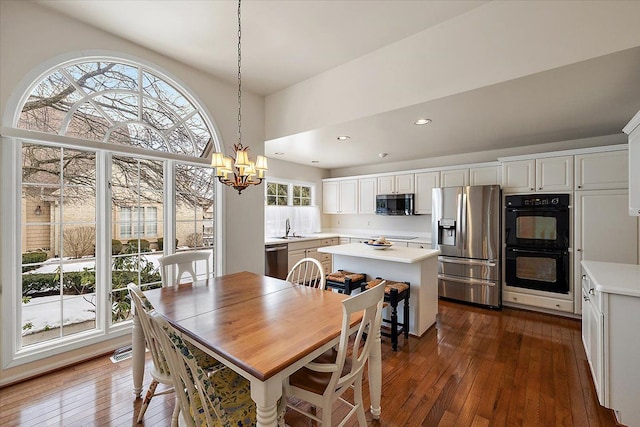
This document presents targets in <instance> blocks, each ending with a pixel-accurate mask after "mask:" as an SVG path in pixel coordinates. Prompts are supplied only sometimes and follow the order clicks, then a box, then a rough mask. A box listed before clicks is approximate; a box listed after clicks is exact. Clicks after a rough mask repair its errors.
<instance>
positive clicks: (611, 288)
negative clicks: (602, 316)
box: [581, 261, 640, 297]
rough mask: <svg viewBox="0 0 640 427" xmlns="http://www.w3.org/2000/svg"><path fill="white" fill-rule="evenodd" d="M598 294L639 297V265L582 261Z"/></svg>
mask: <svg viewBox="0 0 640 427" xmlns="http://www.w3.org/2000/svg"><path fill="white" fill-rule="evenodd" d="M581 264H582V266H583V267H584V269H585V270H586V272H587V273H588V274H589V276H591V279H592V280H593V283H594V284H595V285H596V290H597V291H598V292H607V293H610V294H619V295H626V296H631V297H640V265H636V264H619V263H614V262H601V261H582V262H581Z"/></svg>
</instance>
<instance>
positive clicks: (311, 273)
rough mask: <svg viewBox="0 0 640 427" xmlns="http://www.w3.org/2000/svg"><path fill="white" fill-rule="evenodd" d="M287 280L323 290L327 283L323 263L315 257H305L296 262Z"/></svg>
mask: <svg viewBox="0 0 640 427" xmlns="http://www.w3.org/2000/svg"><path fill="white" fill-rule="evenodd" d="M285 280H286V281H287V282H291V283H295V284H298V285H305V286H311V287H314V288H318V289H321V290H324V288H325V285H326V280H325V277H324V269H323V268H322V264H321V263H320V261H318V260H317V259H315V258H303V259H301V260H300V261H298V262H296V263H295V265H294V266H293V267H292V268H291V270H290V271H289V274H287V278H286V279H285Z"/></svg>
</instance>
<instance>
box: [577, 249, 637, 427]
mask: <svg viewBox="0 0 640 427" xmlns="http://www.w3.org/2000/svg"><path fill="white" fill-rule="evenodd" d="M582 267H583V268H582V276H581V277H582V303H583V314H582V322H583V323H582V342H583V345H584V348H585V353H586V356H587V360H588V362H589V368H590V370H591V375H592V378H593V383H594V385H595V390H596V394H597V396H598V401H599V402H600V404H601V405H602V406H604V407H606V408H610V409H612V410H614V411H615V413H616V418H617V421H618V422H619V423H620V424H623V425H628V426H640V404H639V402H640V401H639V400H638V396H640V369H638V360H640V340H638V330H640V266H638V265H635V264H634V265H632V264H620V263H607V262H596V261H584V262H583V265H582Z"/></svg>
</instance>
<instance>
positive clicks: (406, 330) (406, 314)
mask: <svg viewBox="0 0 640 427" xmlns="http://www.w3.org/2000/svg"><path fill="white" fill-rule="evenodd" d="M403 329H404V337H405V339H408V338H409V296H408V295H407V296H406V297H405V298H404V326H403Z"/></svg>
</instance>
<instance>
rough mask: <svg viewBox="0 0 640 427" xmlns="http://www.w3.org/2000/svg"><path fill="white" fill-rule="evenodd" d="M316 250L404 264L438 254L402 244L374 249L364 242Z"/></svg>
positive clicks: (438, 252) (436, 251) (432, 250)
mask: <svg viewBox="0 0 640 427" xmlns="http://www.w3.org/2000/svg"><path fill="white" fill-rule="evenodd" d="M318 252H324V253H327V254H332V255H344V256H353V257H358V258H368V259H376V260H381V261H391V262H402V263H406V264H413V263H416V262H420V261H422V260H424V259H427V258H431V257H437V256H438V255H439V254H440V251H439V250H435V249H420V248H407V247H402V246H391V247H390V248H387V249H374V248H372V247H369V246H367V245H365V244H364V243H348V244H345V245H337V246H323V247H321V248H318Z"/></svg>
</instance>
